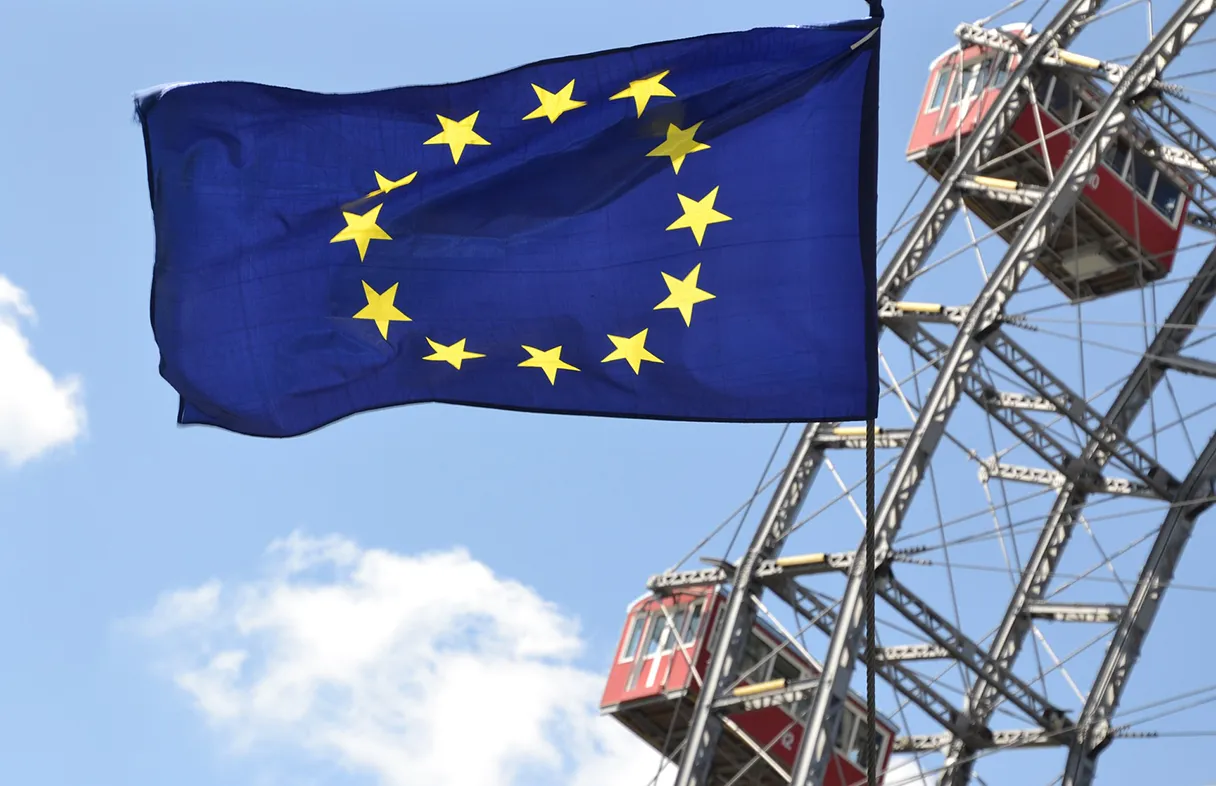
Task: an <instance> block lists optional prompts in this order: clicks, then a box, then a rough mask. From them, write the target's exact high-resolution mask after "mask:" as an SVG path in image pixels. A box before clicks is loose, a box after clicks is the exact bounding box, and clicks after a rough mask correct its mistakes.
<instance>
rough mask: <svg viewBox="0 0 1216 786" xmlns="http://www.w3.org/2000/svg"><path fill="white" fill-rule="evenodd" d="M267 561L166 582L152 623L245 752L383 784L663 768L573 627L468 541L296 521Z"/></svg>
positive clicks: (473, 784) (619, 784)
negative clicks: (247, 569)
mask: <svg viewBox="0 0 1216 786" xmlns="http://www.w3.org/2000/svg"><path fill="white" fill-rule="evenodd" d="M267 557H268V564H267V570H266V572H265V575H264V576H263V577H262V578H260V579H258V580H257V581H252V582H247V583H241V584H235V585H229V584H221V583H220V582H217V581H211V582H208V583H206V584H203V585H201V586H199V587H196V588H193V589H186V590H182V591H177V592H172V593H168V594H166V595H164V596H163V597H162V598H161V599H160V601H159V602H158V603H157V604H156V606H155V608H153V609H152V611H151V612H150V613H149V614H148V615H146V616H145V617H144V618H143V619H142V620H140V623H139V625H140V628H141V629H142V632H143V633H144V634H145V635H147V636H150V637H152V638H154V639H155V640H157V641H159V642H161V643H163V644H165V645H167V646H168V652H169V653H170V654H169V660H168V662H169V663H170V664H171V675H172V678H173V680H174V682H175V683H176V685H177V686H178V687H179V688H180V689H182V690H183V691H185V692H186V693H187V694H189V695H190V696H191V697H192V699H193V701H194V703H195V705H196V706H197V708H198V710H199V712H200V713H201V714H202V715H203V716H204V717H206V718H207V719H208V721H210V722H211V723H213V724H214V725H215V726H216V727H217V728H218V729H219V730H221V731H222V733H223V734H224V736H225V737H226V738H227V739H228V740H229V741H231V742H233V743H235V744H236V745H237V746H238V747H240V748H247V747H248V746H256V745H258V744H261V743H277V744H279V745H284V744H285V745H287V746H294V747H297V748H298V749H300V750H301V752H304V753H307V754H309V755H310V756H316V757H320V758H321V759H323V760H327V761H330V762H334V763H337V764H340V765H341V766H343V767H345V768H347V769H349V770H351V771H354V772H359V773H364V774H369V775H371V776H373V779H374V780H376V781H378V782H379V783H380V784H383V786H517V785H518V786H522V785H523V784H529V785H531V784H535V783H538V782H542V783H543V782H550V783H555V784H563V786H566V785H568V786H630V784H635V785H636V786H645V784H647V783H649V782H650V781H651V779H652V778H653V777H654V775H655V771H656V767H657V765H658V757H657V755H655V754H654V753H653V752H652V751H651V750H650V749H649V748H647V747H646V746H645V745H644V744H642V743H641V742H640V741H638V740H636V739H635V738H634V737H633V736H632V735H631V734H630V733H629V732H628V731H626V730H625V729H623V728H622V727H620V726H619V725H618V724H616V722H615V721H613V720H612V719H610V718H602V717H599V716H598V712H597V706H596V705H597V703H598V699H599V696H600V692H601V690H602V688H603V678H602V675H601V674H599V673H594V672H590V671H587V670H583V669H580V668H578V667H577V666H576V665H574V658H575V657H576V656H577V655H578V654H579V652H580V649H581V641H580V637H579V631H578V628H577V625H576V623H575V622H574V621H572V620H571V619H570V618H568V617H566V616H564V615H563V614H562V613H561V611H560V610H559V609H558V608H556V607H555V606H553V605H552V604H550V603H547V602H546V601H545V600H543V599H542V598H540V597H539V596H538V595H537V594H536V593H535V592H534V591H532V590H531V589H529V588H527V587H525V586H523V585H521V584H518V583H516V582H513V581H508V580H505V579H503V578H500V577H498V576H495V575H494V574H493V573H492V572H491V571H490V570H489V569H488V568H487V567H486V566H485V565H483V564H481V563H479V562H477V561H475V560H473V559H472V558H471V557H470V556H469V555H468V554H467V553H465V552H464V551H460V550H456V551H447V552H438V553H430V554H423V555H419V556H402V555H398V554H393V553H390V552H387V551H381V550H375V549H366V550H365V549H361V548H359V547H358V546H357V545H356V544H354V543H352V542H350V541H348V540H345V539H342V538H337V537H329V538H322V539H317V538H309V537H305V536H302V535H299V534H293V535H291V536H290V537H288V538H287V539H285V540H282V541H279V542H276V543H274V544H272V546H271V548H270V549H269V550H268V552H267ZM605 657H607V656H605ZM599 660H603V659H602V658H601V659H599ZM668 772H670V768H668ZM664 780H666V779H664Z"/></svg>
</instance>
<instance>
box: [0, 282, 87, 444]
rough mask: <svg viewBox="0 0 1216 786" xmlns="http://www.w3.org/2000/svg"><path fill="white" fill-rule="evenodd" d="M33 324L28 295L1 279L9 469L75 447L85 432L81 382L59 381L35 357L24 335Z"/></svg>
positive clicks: (1, 418) (1, 417)
mask: <svg viewBox="0 0 1216 786" xmlns="http://www.w3.org/2000/svg"><path fill="white" fill-rule="evenodd" d="M34 319H35V313H34V308H33V306H32V305H31V304H30V301H29V297H28V296H27V295H26V293H25V291H24V290H22V289H20V288H19V287H17V286H16V285H15V284H13V282H11V281H9V280H8V279H7V278H5V277H4V276H0V463H3V464H5V465H7V466H8V467H10V468H14V467H18V466H20V465H22V464H25V463H27V462H29V461H31V460H33V459H35V458H38V457H39V456H41V455H43V454H44V453H47V452H49V451H51V450H52V449H54V448H57V447H61V446H63V445H67V444H70V443H71V442H73V441H75V440H76V438H77V437H79V436H80V435H81V433H82V432H83V431H84V427H85V410H84V405H83V403H82V400H81V386H80V380H79V379H78V378H77V377H71V376H70V377H64V378H61V379H57V378H56V377H55V376H54V375H53V374H52V373H51V372H50V371H49V370H47V368H46V367H45V366H43V365H42V364H41V363H39V362H38V360H37V358H35V357H34V354H33V350H32V348H31V346H30V342H29V340H28V339H27V338H26V336H25V333H24V332H23V328H24V327H25V326H26V325H27V324H29V323H32V322H33V320H34Z"/></svg>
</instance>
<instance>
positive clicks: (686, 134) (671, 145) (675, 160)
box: [646, 121, 709, 175]
mask: <svg viewBox="0 0 1216 786" xmlns="http://www.w3.org/2000/svg"><path fill="white" fill-rule="evenodd" d="M702 122H704V121H702ZM700 127H701V123H697V124H696V125H694V126H693V127H692V128H689V129H688V130H687V131H685V130H683V129H681V128H680V127H679V126H677V125H676V124H675V123H671V124H669V125H668V126H667V141H666V142H664V143H663V144H661V145H659V146H658V147H656V148H655V149H654V150H651V151H650V152H649V153H647V154H646V155H647V157H649V156H668V157H670V158H671V168H672V169H674V170H675V171H676V174H677V175H678V174H680V165H681V164H683V163H684V156H686V155H688V154H689V153H696V152H699V151H701V150H709V145H707V144H705V143H704V142H698V141H697V140H695V139H693V135H694V134H696V133H697V129H698V128H700Z"/></svg>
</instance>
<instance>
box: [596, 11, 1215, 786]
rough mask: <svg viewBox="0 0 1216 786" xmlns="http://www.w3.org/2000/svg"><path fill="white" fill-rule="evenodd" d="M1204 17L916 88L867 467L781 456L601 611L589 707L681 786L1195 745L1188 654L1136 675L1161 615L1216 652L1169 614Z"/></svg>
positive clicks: (1202, 286)
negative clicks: (601, 681)
mask: <svg viewBox="0 0 1216 786" xmlns="http://www.w3.org/2000/svg"><path fill="white" fill-rule="evenodd" d="M1036 6H1037V7H1036ZM1214 10H1216V0H1173V1H1172V2H1170V3H1168V4H1167V3H1165V2H1162V1H1161V0H1149V2H1147V3H1146V2H1143V1H1142V0H1137V1H1136V2H1125V3H1105V2H1102V0H1047V1H1046V2H1043V3H1042V4H1041V5H1038V4H1037V3H1025V2H1024V0H1017V2H1013V3H1012V4H1011V5H1009V6H1008V7H1006V8H1005V9H1002V10H1001V11H1000V12H998V13H997V14H994V15H992V16H990V17H988V18H986V19H983V20H980V21H978V22H975V23H964V24H961V25H959V26H958V27H957V29H956V30H955V34H956V36H957V38H958V44H957V45H956V46H954V47H952V48H951V49H950V50H949V51H947V52H944V53H943V54H942V55H941V56H940V57H939V58H937V59H936V60H935V61H933V62H932V63H930V64H929V74H928V79H927V81H926V84H925V90H924V94H923V97H922V100H921V102H920V108H919V112H918V114H917V116H916V117H915V118H914V120H913V122H912V128H911V132H910V138H909V142H908V146H907V158H908V160H909V161H910V162H914V163H915V164H916V165H917V166H918V167H920V168H921V169H922V170H923V171H924V182H923V183H922V187H921V188H920V189H918V190H917V192H916V193H915V194H913V195H912V197H911V199H910V200H909V202H908V204H907V205H906V206H905V209H904V212H903V213H901V214H900V215H899V216H898V217H897V218H896V220H895V222H894V226H893V227H892V228H891V230H890V232H888V233H886V234H885V235H883V234H880V241H881V242H880V254H881V255H884V256H886V257H887V258H888V260H889V261H888V262H887V265H886V269H885V272H883V273H882V274H881V276H880V278H879V284H878V297H879V315H880V320H881V325H882V335H881V344H880V370H881V373H882V375H883V390H882V400H881V407H880V413H879V420H878V423H877V426H878V428H877V430H876V434H875V437H874V439H873V442H872V443H871V444H873V446H874V448H875V450H874V452H873V453H871V452H869V451H867V450H866V449H865V448H866V446H867V439H866V429H865V427H857V426H852V425H840V424H812V425H810V426H807V427H805V428H803V429H802V431H801V434H796V433H795V432H796V431H797V430H796V429H791V430H790V431H789V434H788V435H786V436H787V437H788V439H783V440H782V441H781V442H780V444H779V446H778V449H777V450H775V451H774V460H773V462H772V464H771V465H770V466H769V467H767V468H766V469H765V471H764V473H763V476H762V478H761V480H760V482H759V483H758V485H757V487H756V492H755V495H754V496H753V498H752V499H751V500H748V501H746V502H745V504H744V505H743V506H741V508H740V510H738V511H736V512H735V514H734V515H733V516H731V517H730V518H729V519H728V520H727V521H726V522H723V523H722V524H720V525H719V526H718V527H717V528H715V529H714V530H713V531H711V532H709V533H708V534H707V536H706V538H705V539H704V540H702V541H701V542H699V543H697V544H695V548H693V549H692V551H691V552H690V554H689V555H688V557H687V558H685V559H684V560H682V561H680V562H679V563H678V564H676V565H674V566H673V567H672V568H671V569H669V570H666V571H664V572H662V573H659V574H656V575H655V576H652V577H651V578H650V580H649V582H648V584H647V590H648V591H647V592H646V594H644V595H643V596H642V597H641V598H639V599H637V600H636V601H634V602H633V603H632V604H630V606H629V608H628V614H627V620H626V623H625V626H624V629H623V631H622V636H621V640H620V643H619V645H618V647H617V650H616V652H615V653H614V654H613V661H612V664H613V665H612V668H611V671H610V674H609V677H608V680H607V684H606V687H605V691H604V696H603V700H602V708H603V711H604V712H605V713H606V714H609V715H612V716H613V717H615V718H616V719H617V720H619V721H620V722H621V723H623V724H624V725H625V726H627V727H628V728H630V729H631V730H632V731H634V732H635V733H636V734H637V735H638V736H639V737H641V738H642V739H643V740H645V741H646V742H647V743H649V744H650V745H651V746H653V747H654V748H655V749H656V750H658V751H659V752H660V753H661V754H663V757H664V759H665V761H666V762H668V764H667V767H668V770H669V772H668V775H667V777H671V772H672V771H674V773H675V775H674V782H675V783H676V784H677V786H693V784H696V785H697V786H704V785H706V784H718V785H720V786H734V784H739V785H740V786H768V784H774V785H778V786H779V785H782V784H793V785H794V786H804V785H805V784H816V786H818V785H819V784H830V786H846V785H853V784H860V783H865V781H866V770H867V768H873V769H876V770H877V773H878V778H879V780H880V781H884V780H885V783H886V785H887V786H899V784H907V783H911V782H915V781H926V782H936V783H940V784H942V786H963V785H964V784H968V783H972V782H975V783H982V784H994V785H995V784H1000V783H1036V782H1038V780H1035V779H1031V778H1030V777H1029V775H1027V774H1028V773H1031V772H1034V773H1038V772H1040V771H1046V769H1050V771H1051V772H1052V773H1054V774H1056V775H1057V777H1055V778H1054V780H1050V776H1049V778H1048V779H1046V780H1044V783H1062V784H1064V785H1065V786H1089V784H1092V783H1093V782H1094V779H1095V776H1096V773H1097V772H1098V770H1097V764H1098V762H1099V761H1102V762H1104V764H1103V768H1104V770H1105V769H1106V768H1107V767H1110V766H1112V765H1111V764H1110V762H1112V761H1113V762H1116V764H1115V765H1114V766H1116V767H1117V761H1118V760H1117V759H1116V758H1115V757H1116V756H1117V755H1122V754H1121V753H1119V754H1116V753H1114V752H1113V751H1122V750H1123V749H1124V748H1127V749H1128V750H1129V751H1131V752H1130V753H1129V754H1128V755H1143V750H1144V749H1143V748H1140V749H1139V751H1140V753H1139V754H1137V752H1136V751H1132V750H1131V747H1132V746H1137V745H1139V746H1143V745H1146V743H1143V742H1137V741H1133V738H1146V737H1158V738H1159V739H1161V740H1169V739H1170V738H1171V735H1178V736H1185V735H1187V734H1192V733H1193V734H1200V733H1203V734H1207V733H1210V732H1202V731H1200V732H1188V731H1186V730H1184V729H1180V728H1179V727H1176V726H1174V725H1171V723H1172V721H1173V720H1174V719H1178V718H1185V716H1186V712H1187V711H1192V712H1193V711H1194V710H1195V708H1196V707H1203V706H1208V705H1209V704H1216V685H1209V684H1207V683H1216V679H1213V678H1209V679H1207V680H1205V679H1204V674H1203V663H1204V659H1203V658H1202V654H1201V653H1202V645H1195V646H1194V647H1193V648H1192V647H1175V648H1173V649H1170V650H1169V651H1164V650H1148V651H1146V650H1145V644H1146V641H1147V638H1148V635H1149V633H1150V632H1151V631H1152V629H1153V626H1154V623H1155V622H1158V621H1159V617H1161V616H1162V614H1161V612H1162V610H1163V609H1167V608H1168V606H1169V604H1168V603H1166V601H1167V600H1169V601H1171V602H1173V603H1176V604H1177V603H1186V604H1189V605H1187V606H1186V608H1188V609H1190V611H1189V612H1188V613H1186V614H1181V615H1179V616H1176V617H1174V618H1172V619H1171V620H1170V621H1171V624H1174V625H1175V626H1176V627H1177V626H1181V627H1182V628H1184V629H1185V628H1187V627H1188V626H1191V627H1193V628H1194V631H1195V636H1196V638H1201V637H1202V635H1206V634H1201V631H1202V630H1203V629H1206V628H1210V627H1213V622H1216V614H1213V613H1210V612H1209V613H1206V614H1205V613H1203V611H1202V610H1203V608H1204V607H1203V604H1204V602H1206V601H1207V600H1208V599H1211V600H1213V601H1216V595H1213V594H1211V593H1212V592H1213V591H1214V588H1213V587H1210V586H1204V585H1203V583H1202V582H1199V583H1191V584H1186V585H1179V584H1177V583H1173V579H1174V576H1175V570H1176V568H1177V566H1178V563H1179V560H1180V558H1181V557H1182V554H1183V551H1184V549H1185V547H1186V546H1187V544H1188V542H1189V541H1191V540H1192V539H1193V537H1192V536H1193V535H1195V533H1196V522H1197V521H1199V520H1200V517H1201V514H1203V513H1204V512H1205V511H1206V510H1207V509H1208V508H1209V507H1210V506H1211V505H1212V503H1213V502H1216V353H1214V352H1212V349H1213V347H1216V342H1212V341H1210V339H1211V338H1212V337H1213V336H1214V335H1216V320H1214V319H1212V318H1211V317H1207V316H1206V314H1207V311H1208V306H1209V305H1210V304H1211V302H1212V300H1213V299H1214V298H1216V37H1213V36H1212V28H1211V27H1210V26H1209V27H1208V28H1206V30H1207V37H1205V35H1204V32H1203V31H1204V30H1205V28H1204V23H1205V22H1206V21H1208V20H1209V18H1210V17H1211V16H1212V14H1213V11H1214ZM1146 11H1147V25H1146V23H1145V17H1146V13H1145V12H1146ZM1146 27H1147V35H1146V33H1145V28H1146ZM1137 49H1138V50H1139V51H1135V50H1137ZM885 67H886V68H890V67H891V65H890V64H887V65H886V66H885ZM1205 80H1206V81H1205ZM1209 358H1210V359H1209ZM782 449H784V450H788V460H787V461H786V463H785V466H784V469H782V468H781V450H782ZM867 470H872V471H873V477H874V478H875V479H876V486H875V495H874V497H873V498H869V499H866V498H865V496H866V495H865V489H866V483H865V479H866V477H867ZM753 503H755V507H756V509H757V511H759V510H763V513H762V514H761V515H757V516H755V517H754V518H752V517H749V515H748V514H749V513H750V512H751V511H752V507H753ZM765 505H767V507H765ZM871 507H872V512H873V516H874V521H876V523H877V524H876V527H877V528H876V536H875V541H874V543H875V546H874V549H873V550H872V553H871V555H867V554H866V551H867V550H866V542H865V541H864V540H863V539H862V538H861V534H862V532H863V529H864V523H865V521H866V516H867V512H868V510H867V508H871ZM749 532H750V538H749ZM728 540H729V542H730V544H735V543H738V544H740V545H744V544H745V548H743V549H742V552H741V553H734V554H732V553H731V551H732V549H731V548H730V546H729V545H726V546H724V545H723V544H725V543H726V542H727V541H728ZM749 540H750V542H749ZM690 545H693V544H690ZM735 551H736V552H738V551H739V550H738V549H735ZM867 556H872V558H873V560H872V564H873V566H874V568H875V574H874V577H873V584H872V586H873V587H874V593H875V594H874V597H875V609H874V614H875V617H876V619H877V625H875V626H874V627H873V628H872V629H870V628H868V626H867V625H866V624H865V622H866V619H867V614H866V612H867V611H868V610H867V608H866V605H867V602H868V600H867V599H868V598H869V597H870V596H869V594H868V592H867V588H868V586H869V576H868V571H867V569H866V567H867V563H868V562H869V560H867V558H866V557H867ZM696 558H700V563H699V564H698V563H697V562H696V561H695V560H696ZM1192 558H1195V559H1197V560H1198V561H1200V562H1202V561H1203V560H1202V557H1200V556H1199V555H1196V554H1192ZM690 563H691V564H690ZM1172 583H1173V586H1172V587H1171V584H1172ZM1208 583H1209V584H1216V581H1212V582H1208ZM1167 590H1168V593H1167ZM1205 593H1207V594H1206V595H1205ZM1179 595H1182V596H1184V597H1181V598H1180V597H1178V596H1179ZM1142 655H1144V656H1145V657H1144V658H1142ZM1150 656H1151V657H1150ZM867 666H869V667H870V668H872V672H871V674H872V675H873V677H876V679H877V682H878V684H877V688H878V692H877V696H878V699H879V710H880V713H879V714H878V715H877V717H876V718H875V722H874V724H873V725H872V726H871V725H870V724H869V723H868V721H867V716H866V711H865V706H864V701H863V699H862V695H863V694H864V693H865V690H866V685H865V681H864V678H865V677H866V675H867ZM1208 670H1209V671H1210V667H1209V669H1208ZM1138 686H1139V687H1138ZM1212 725H1213V726H1216V724H1212ZM1124 740H1127V741H1126V742H1124ZM1155 744H1158V745H1162V744H1169V743H1168V742H1164V741H1163V742H1158V743H1155ZM1192 744H1193V739H1192ZM1019 757H1021V758H1019ZM897 764H898V770H896V769H895V767H896V765H897ZM1045 768H1046V769H1045ZM1160 772H1161V773H1162V775H1161V777H1162V778H1163V779H1165V780H1169V782H1171V783H1173V782H1179V781H1175V780H1170V777H1169V769H1168V763H1163V764H1162V769H1161V770H1160ZM1106 778H1110V779H1111V782H1116V783H1117V782H1122V781H1121V780H1120V779H1119V777H1118V772H1117V769H1112V770H1110V772H1109V774H1108V775H1106V776H1104V781H1105V780H1106ZM1196 786H1202V784H1196Z"/></svg>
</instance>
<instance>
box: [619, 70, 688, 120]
mask: <svg viewBox="0 0 1216 786" xmlns="http://www.w3.org/2000/svg"><path fill="white" fill-rule="evenodd" d="M670 73H671V72H670V71H664V72H663V73H661V74H655V75H654V76H648V77H646V78H645V79H635V80H633V81H632V82H630V83H629V87H627V88H625V89H624V90H622V91H621V92H619V93H617V94H616V95H614V96H612V97H611V98H609V99H608V100H609V101H616V100H617V99H619V98H632V99H633V100H634V103H636V104H637V106H638V117H641V116H642V110H644V109H645V108H646V104H647V103H648V102H649V101H650V99H652V98H654V97H656V96H663V97H665V98H675V97H676V94H675V93H673V92H671V90H670V89H669V88H668V87H667V86H666V85H664V84H660V83H661V82H662V81H663V77H665V76H667V75H668V74H670Z"/></svg>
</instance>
